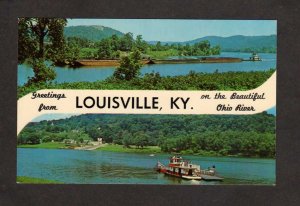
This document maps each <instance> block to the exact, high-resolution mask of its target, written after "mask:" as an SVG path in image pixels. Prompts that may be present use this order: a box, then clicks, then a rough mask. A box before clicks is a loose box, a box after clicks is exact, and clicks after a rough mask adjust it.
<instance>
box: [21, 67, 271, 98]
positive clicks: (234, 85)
mask: <svg viewBox="0 0 300 206" xmlns="http://www.w3.org/2000/svg"><path fill="white" fill-rule="evenodd" d="M274 71H275V70H274V69H270V70H267V71H251V72H224V73H218V72H215V73H195V72H190V73H189V74H188V75H181V76H174V77H170V76H167V77H161V76H160V75H159V74H158V73H156V74H154V73H151V74H146V75H145V76H143V77H139V78H135V79H132V80H129V81H125V80H117V79H114V78H109V79H106V80H102V81H96V82H72V83H61V84H54V83H49V84H33V85H30V86H19V87H18V98H20V97H22V96H24V95H26V94H28V93H31V92H34V91H37V90H41V89H94V90H206V91H211V90H223V91H226V90H227V91H228V90H238V91H245V90H250V89H254V88H257V87H258V86H260V85H261V84H263V83H264V82H265V81H266V80H267V79H268V78H269V77H270V76H271V75H272V74H273V73H274Z"/></svg>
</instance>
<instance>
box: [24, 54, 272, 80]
mask: <svg viewBox="0 0 300 206" xmlns="http://www.w3.org/2000/svg"><path fill="white" fill-rule="evenodd" d="M217 56H222V57H238V58H243V59H249V57H250V56H251V53H240V52H223V53H221V55H217ZM259 56H260V57H261V58H262V61H258V62H251V61H242V62H237V63H201V64H153V65H144V66H143V67H142V69H141V74H142V75H144V74H145V73H151V72H153V71H154V72H159V73H160V75H161V76H177V75H186V74H188V73H189V72H190V71H192V70H193V71H195V72H205V73H212V72H215V71H216V70H218V72H228V71H263V70H268V69H270V68H276V54H267V53H260V54H259ZM174 58H177V57H174ZM54 70H55V71H56V74H57V77H56V79H55V80H54V82H57V83H63V82H79V81H88V82H94V81H97V80H104V79H106V78H107V77H110V76H112V74H113V72H114V70H115V67H103V66H97V67H96V66H93V67H92V66H89V67H80V68H70V67H68V66H65V67H55V68H54ZM33 75H34V74H33V71H32V69H31V68H30V67H29V66H28V65H25V64H21V65H18V85H19V86H21V85H24V84H25V83H26V82H27V81H28V78H30V77H32V76H33Z"/></svg>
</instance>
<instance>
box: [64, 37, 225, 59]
mask: <svg viewBox="0 0 300 206" xmlns="http://www.w3.org/2000/svg"><path fill="white" fill-rule="evenodd" d="M67 48H73V51H74V52H73V53H76V55H77V58H85V59H119V58H120V57H121V56H122V55H123V56H124V55H127V53H128V52H132V51H133V50H134V49H137V50H139V51H140V52H141V53H142V54H143V58H151V57H153V56H155V57H157V53H162V54H163V53H164V52H166V51H172V52H171V53H172V54H173V55H176V56H208V55H217V54H220V50H221V48H220V46H215V47H211V45H210V43H209V41H202V42H198V43H195V44H193V45H190V44H186V45H182V44H179V43H178V44H161V42H157V43H156V44H154V45H153V44H149V43H147V42H146V41H145V40H143V38H142V36H141V35H138V36H137V37H136V38H135V39H134V37H133V34H132V33H126V34H125V35H123V36H118V35H112V36H111V37H108V38H105V39H102V40H100V41H95V42H93V41H90V40H87V39H84V38H79V37H68V38H67ZM76 48H80V50H83V49H84V50H85V51H82V53H83V52H84V55H82V54H80V51H79V50H76ZM69 53H70V52H69ZM71 53H72V52H71ZM158 56H159V55H158Z"/></svg>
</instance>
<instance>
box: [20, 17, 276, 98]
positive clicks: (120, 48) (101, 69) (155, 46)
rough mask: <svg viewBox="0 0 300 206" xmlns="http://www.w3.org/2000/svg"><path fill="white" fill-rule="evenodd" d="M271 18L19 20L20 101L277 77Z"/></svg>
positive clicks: (213, 86)
mask: <svg viewBox="0 0 300 206" xmlns="http://www.w3.org/2000/svg"><path fill="white" fill-rule="evenodd" d="M276 52H277V21H276V20H181V19H176V20H175V19H68V18H67V19H62V18H26V17H23V18H18V82H17V84H18V98H21V97H22V96H24V95H26V94H28V93H30V92H34V91H37V90H41V89H94V90H224V91H225V90H227V91H229V90H232V91H233V90H235V91H245V90H250V89H255V88H257V87H259V86H260V85H262V84H263V83H264V82H265V81H267V79H268V78H269V77H270V76H271V75H272V74H273V73H274V72H275V71H276Z"/></svg>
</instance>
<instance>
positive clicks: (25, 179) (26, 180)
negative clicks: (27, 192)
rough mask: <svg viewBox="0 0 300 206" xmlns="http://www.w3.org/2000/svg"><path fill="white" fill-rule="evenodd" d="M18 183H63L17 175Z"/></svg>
mask: <svg viewBox="0 0 300 206" xmlns="http://www.w3.org/2000/svg"><path fill="white" fill-rule="evenodd" d="M17 182H18V183H25V184H26V183H29V184H62V183H61V182H58V181H54V180H47V179H42V178H35V177H24V176H17Z"/></svg>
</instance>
